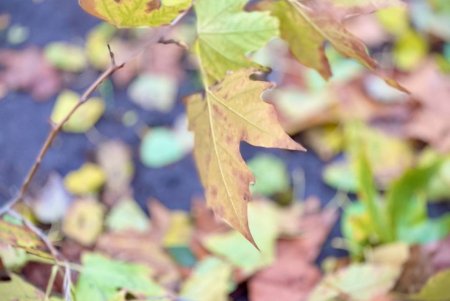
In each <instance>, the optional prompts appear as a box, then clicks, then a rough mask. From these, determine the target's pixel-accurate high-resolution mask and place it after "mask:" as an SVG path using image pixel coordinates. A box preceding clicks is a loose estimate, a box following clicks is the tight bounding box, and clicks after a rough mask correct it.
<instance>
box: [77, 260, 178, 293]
mask: <svg viewBox="0 0 450 301" xmlns="http://www.w3.org/2000/svg"><path fill="white" fill-rule="evenodd" d="M82 264H83V269H82V271H81V274H80V278H79V280H78V282H77V286H76V289H75V297H76V300H89V301H104V300H109V299H111V298H112V297H114V296H115V294H116V292H117V291H118V290H119V289H124V290H126V291H128V292H130V293H131V294H140V295H142V296H144V297H146V298H154V299H157V298H158V300H164V301H167V300H169V299H168V298H165V296H166V292H165V290H164V289H163V288H162V287H160V286H159V285H158V284H156V283H155V282H153V280H152V279H151V271H150V269H149V268H147V267H145V266H143V265H137V264H131V263H126V262H122V261H116V260H112V259H109V258H107V257H104V256H102V255H100V254H95V253H85V254H84V255H83V257H82Z"/></svg>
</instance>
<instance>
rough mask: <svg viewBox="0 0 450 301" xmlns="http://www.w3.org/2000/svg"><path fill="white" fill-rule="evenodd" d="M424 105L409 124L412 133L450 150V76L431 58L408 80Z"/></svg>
mask: <svg viewBox="0 0 450 301" xmlns="http://www.w3.org/2000/svg"><path fill="white" fill-rule="evenodd" d="M405 84H406V85H407V86H408V87H411V92H412V95H413V97H415V98H417V100H418V102H419V103H420V104H421V107H420V108H419V109H418V110H417V111H416V112H414V113H413V117H412V119H411V120H410V121H409V122H408V123H407V124H406V131H407V134H408V136H410V137H413V138H416V139H420V140H422V141H425V142H428V143H430V144H431V145H432V146H433V147H434V148H436V149H437V150H439V151H441V152H443V153H448V152H450V117H449V116H450V102H449V98H450V77H449V76H448V75H445V74H442V73H440V72H439V70H438V67H437V66H436V65H435V64H434V63H432V62H428V63H427V64H425V65H423V66H422V68H420V69H419V70H418V71H416V72H415V73H413V74H411V76H410V77H409V78H407V79H406V80H405Z"/></svg>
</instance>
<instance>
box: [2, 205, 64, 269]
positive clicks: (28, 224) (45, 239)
mask: <svg viewBox="0 0 450 301" xmlns="http://www.w3.org/2000/svg"><path fill="white" fill-rule="evenodd" d="M7 212H8V214H9V215H11V216H12V217H14V218H16V219H18V220H20V221H21V222H23V224H24V225H25V227H27V228H28V229H30V231H32V232H33V233H34V234H36V235H37V236H38V237H39V238H40V239H41V240H42V241H43V242H44V244H45V246H46V247H47V248H48V250H49V251H50V253H51V254H52V256H53V257H54V259H55V260H57V259H58V258H59V257H60V256H59V252H58V250H56V248H55V247H54V246H53V244H52V243H51V241H50V240H49V239H48V237H47V235H45V233H44V232H42V230H41V229H39V228H38V227H36V226H35V225H34V224H33V223H32V222H30V221H29V220H28V219H27V218H25V217H24V216H22V215H21V214H19V213H17V212H16V211H14V210H12V209H10V210H8V211H7Z"/></svg>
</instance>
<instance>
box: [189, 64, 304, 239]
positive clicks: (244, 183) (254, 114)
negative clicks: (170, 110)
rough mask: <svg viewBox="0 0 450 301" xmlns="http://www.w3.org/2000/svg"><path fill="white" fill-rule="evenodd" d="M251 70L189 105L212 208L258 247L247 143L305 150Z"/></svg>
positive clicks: (199, 164) (264, 84)
mask: <svg viewBox="0 0 450 301" xmlns="http://www.w3.org/2000/svg"><path fill="white" fill-rule="evenodd" d="M252 73H253V72H252V71H251V70H244V71H239V72H236V73H233V74H229V75H228V76H227V77H226V78H225V80H224V81H222V82H221V83H219V84H218V85H215V86H213V87H211V88H207V89H206V95H205V99H202V97H201V95H198V94H197V95H194V96H191V97H190V98H189V99H188V101H187V104H188V117H189V127H190V129H191V130H192V131H194V133H195V149H194V155H195V158H196V162H197V167H198V171H199V174H200V179H201V181H202V184H203V186H204V187H205V194H206V200H207V203H208V206H210V207H211V208H212V209H213V211H214V212H215V213H216V214H217V215H219V216H220V217H222V218H224V220H225V221H226V222H228V223H229V224H230V225H231V226H233V227H234V228H235V229H237V230H238V231H239V232H241V233H242V235H244V237H246V238H247V239H248V240H249V241H250V242H252V243H254V240H253V237H252V235H251V233H250V229H249V226H248V220H247V202H248V201H249V200H250V198H251V194H250V191H249V185H250V183H252V182H254V177H253V175H252V173H251V172H250V170H249V169H248V167H247V166H246V165H245V162H244V160H243V159H242V157H241V154H240V151H239V146H240V142H241V141H246V142H248V143H250V144H252V145H256V146H262V147H278V148H285V149H290V150H303V147H302V146H301V145H299V144H297V143H296V142H295V141H293V140H292V139H291V138H290V137H289V136H288V135H287V134H286V133H285V132H284V130H283V129H282V127H281V126H280V125H279V123H278V119H277V114H276V112H275V109H274V108H273V107H272V105H270V104H268V103H264V101H262V100H261V94H262V93H263V92H264V90H266V89H268V88H270V87H271V84H270V83H267V82H260V81H253V80H250V76H251V75H252Z"/></svg>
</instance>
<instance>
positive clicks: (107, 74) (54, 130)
mask: <svg viewBox="0 0 450 301" xmlns="http://www.w3.org/2000/svg"><path fill="white" fill-rule="evenodd" d="M108 50H109V54H110V57H111V66H110V67H109V68H108V69H106V70H105V71H104V72H103V73H102V74H101V75H100V76H99V77H98V78H97V79H96V80H95V81H94V82H93V83H92V84H91V85H90V86H89V87H88V88H87V89H86V91H85V92H84V93H83V95H81V97H80V98H79V99H78V102H77V104H76V105H75V106H74V107H73V108H72V110H70V111H69V113H68V114H67V115H66V116H65V117H64V119H63V120H61V121H60V122H59V123H57V124H52V129H51V130H50V132H49V134H48V136H47V139H46V140H45V142H44V144H43V145H42V147H41V150H40V151H39V154H38V155H37V157H36V160H35V161H34V163H33V165H32V166H31V168H30V170H29V171H28V173H27V175H26V177H25V180H24V181H23V183H22V186H21V187H20V190H19V193H18V194H17V196H16V197H15V198H14V199H12V200H10V201H9V202H7V203H6V204H5V205H3V206H2V207H1V208H0V215H3V214H4V213H6V212H8V211H9V210H10V209H11V208H12V207H14V205H16V204H17V203H19V202H20V201H22V200H23V199H24V197H25V195H26V193H27V192H28V188H29V186H30V183H31V181H32V180H33V178H34V176H35V174H36V172H37V170H38V169H39V167H40V166H41V162H42V160H43V159H44V157H45V155H46V154H47V152H48V150H49V149H50V147H51V146H52V143H53V141H54V140H55V138H56V137H57V136H58V134H59V132H60V131H61V129H62V128H63V126H64V125H65V124H66V123H67V121H69V119H70V118H71V117H72V115H73V114H74V113H75V112H76V111H77V110H78V108H79V107H80V106H82V105H83V104H84V103H86V101H88V99H89V97H90V96H91V95H92V93H94V91H95V90H96V89H97V88H98V87H99V86H100V84H101V83H102V82H103V81H104V80H106V79H107V78H109V77H110V76H111V75H112V74H113V73H114V72H116V71H117V70H119V69H121V68H122V67H123V66H124V65H125V63H121V64H119V65H117V64H116V61H115V58H114V53H113V52H112V51H111V48H110V47H109V45H108Z"/></svg>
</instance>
